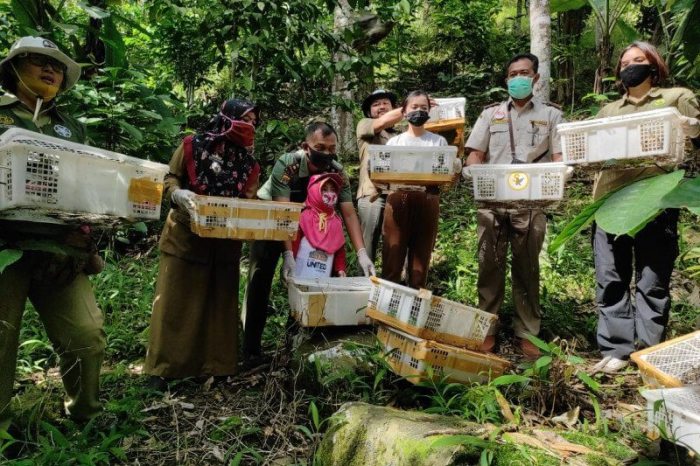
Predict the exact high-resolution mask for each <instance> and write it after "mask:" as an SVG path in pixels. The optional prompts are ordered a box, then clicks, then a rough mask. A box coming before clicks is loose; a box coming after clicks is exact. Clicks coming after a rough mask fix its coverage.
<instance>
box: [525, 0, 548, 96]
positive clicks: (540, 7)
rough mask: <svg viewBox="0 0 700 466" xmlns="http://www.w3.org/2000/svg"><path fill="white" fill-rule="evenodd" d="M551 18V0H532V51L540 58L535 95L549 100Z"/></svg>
mask: <svg viewBox="0 0 700 466" xmlns="http://www.w3.org/2000/svg"><path fill="white" fill-rule="evenodd" d="M551 26H552V25H551V18H550V14H549V0H531V1H530V52H531V53H533V54H534V55H536V56H537V58H539V60H540V66H539V73H540V79H539V81H538V82H537V84H536V85H535V90H534V93H535V96H536V97H538V98H539V99H541V100H543V101H548V100H549V93H550V91H549V79H550V77H551V71H550V70H551V61H552V51H551V41H552V37H551V29H552V28H551Z"/></svg>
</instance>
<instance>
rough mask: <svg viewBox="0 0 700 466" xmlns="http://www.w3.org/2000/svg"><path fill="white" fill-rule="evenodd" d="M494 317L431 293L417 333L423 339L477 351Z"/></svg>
mask: <svg viewBox="0 0 700 466" xmlns="http://www.w3.org/2000/svg"><path fill="white" fill-rule="evenodd" d="M496 319H498V317H497V316H496V315H495V314H491V313H489V312H484V311H481V310H479V309H476V308H474V307H470V306H465V305H464V304H460V303H457V302H454V301H450V300H449V299H445V298H440V297H438V296H433V299H432V300H431V302H430V312H429V313H428V318H427V319H426V321H425V327H424V328H423V329H422V330H421V332H420V336H421V337H422V338H425V339H426V340H435V341H436V342H439V343H445V344H448V345H452V346H459V347H464V348H468V349H473V350H478V349H479V348H480V347H481V344H482V343H483V342H484V339H486V335H487V333H488V331H489V328H491V325H493V324H494V323H495V322H496Z"/></svg>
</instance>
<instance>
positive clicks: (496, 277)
mask: <svg viewBox="0 0 700 466" xmlns="http://www.w3.org/2000/svg"><path fill="white" fill-rule="evenodd" d="M476 218H477V233H478V235H479V279H478V282H477V288H478V290H479V307H480V308H481V309H482V310H484V311H486V312H490V313H492V314H497V313H498V311H499V310H500V309H501V305H502V304H503V297H504V295H505V287H506V257H507V255H508V244H509V243H510V247H511V252H512V255H513V259H512V264H511V279H512V282H513V304H514V306H515V317H514V318H513V329H514V331H515V335H516V336H517V337H519V338H525V337H526V336H527V335H537V334H538V333H539V331H540V321H541V314H540V261H539V254H540V250H541V249H542V243H543V242H544V235H545V232H546V230H547V217H545V215H544V213H543V212H542V210H540V209H495V210H492V209H479V210H478V211H477V214H476ZM495 327H496V326H491V330H490V333H491V334H495V332H496V328H495Z"/></svg>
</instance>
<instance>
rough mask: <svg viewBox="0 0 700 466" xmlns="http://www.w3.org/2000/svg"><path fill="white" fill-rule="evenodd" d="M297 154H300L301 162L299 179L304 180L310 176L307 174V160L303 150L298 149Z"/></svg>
mask: <svg viewBox="0 0 700 466" xmlns="http://www.w3.org/2000/svg"><path fill="white" fill-rule="evenodd" d="M299 152H300V153H301V162H299V178H306V177H308V176H310V175H311V174H310V173H309V163H308V162H309V160H308V157H306V152H305V151H304V150H302V149H299Z"/></svg>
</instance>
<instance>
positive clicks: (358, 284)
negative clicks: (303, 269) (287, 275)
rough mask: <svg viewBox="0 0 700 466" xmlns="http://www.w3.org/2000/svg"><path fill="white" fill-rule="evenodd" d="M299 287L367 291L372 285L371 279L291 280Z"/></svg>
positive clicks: (293, 278)
mask: <svg viewBox="0 0 700 466" xmlns="http://www.w3.org/2000/svg"><path fill="white" fill-rule="evenodd" d="M291 281H292V283H294V284H295V285H297V286H308V287H314V288H321V289H324V290H338V291H341V290H342V291H352V290H357V291H367V290H369V289H370V287H371V286H372V284H371V283H370V281H369V277H327V278H295V277H292V278H291Z"/></svg>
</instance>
